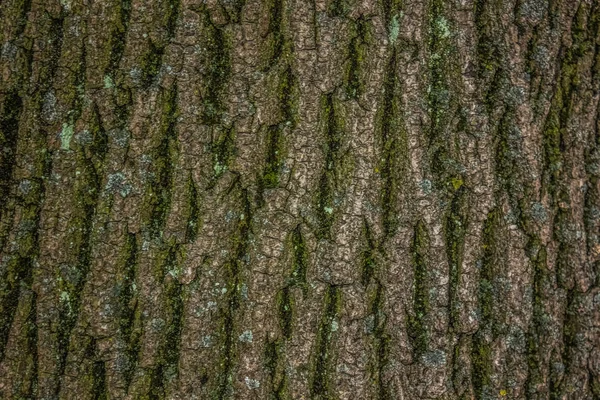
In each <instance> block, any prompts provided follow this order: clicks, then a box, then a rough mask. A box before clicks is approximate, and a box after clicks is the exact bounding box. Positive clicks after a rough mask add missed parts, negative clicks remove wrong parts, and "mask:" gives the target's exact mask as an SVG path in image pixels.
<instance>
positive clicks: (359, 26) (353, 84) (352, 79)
mask: <svg viewBox="0 0 600 400" xmlns="http://www.w3.org/2000/svg"><path fill="white" fill-rule="evenodd" d="M353 31H354V32H353V36H352V38H351V39H350V43H349V45H348V61H347V67H346V79H345V81H346V82H345V84H346V95H347V96H348V97H349V98H351V99H356V98H358V97H359V96H360V95H361V94H362V92H363V86H364V85H363V83H362V81H361V75H362V66H363V63H364V62H365V57H366V49H367V35H368V25H367V21H366V19H365V18H364V17H363V16H361V17H359V18H358V19H357V20H356V21H355V22H354V24H353Z"/></svg>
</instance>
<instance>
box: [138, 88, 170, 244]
mask: <svg viewBox="0 0 600 400" xmlns="http://www.w3.org/2000/svg"><path fill="white" fill-rule="evenodd" d="M177 116H178V112H177V86H175V85H173V86H172V87H171V89H170V90H169V91H167V92H166V93H165V92H163V100H162V118H161V123H160V129H159V133H158V138H157V139H155V140H156V141H158V143H157V144H155V145H154V147H153V149H152V150H151V158H152V173H151V175H150V179H149V180H148V184H147V186H146V195H145V200H144V201H145V204H144V210H145V220H144V221H145V223H144V224H145V228H146V230H147V232H148V234H149V235H150V237H151V238H157V237H159V236H161V232H162V229H163V226H164V224H165V222H166V218H167V214H168V211H169V208H170V205H171V192H172V190H171V186H172V180H173V162H174V161H173V158H174V156H175V154H176V149H177V144H176V141H177V133H176V131H175V126H176V123H177Z"/></svg>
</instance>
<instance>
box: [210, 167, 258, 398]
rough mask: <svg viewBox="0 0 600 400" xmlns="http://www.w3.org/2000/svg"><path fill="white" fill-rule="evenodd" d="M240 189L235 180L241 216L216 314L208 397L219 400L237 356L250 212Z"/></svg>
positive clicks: (228, 385) (224, 394) (244, 191)
mask: <svg viewBox="0 0 600 400" xmlns="http://www.w3.org/2000/svg"><path fill="white" fill-rule="evenodd" d="M240 185H241V182H240V181H239V178H238V180H237V182H236V183H234V187H239V191H240V201H241V206H242V207H241V208H242V213H241V214H240V216H239V217H238V221H237V229H236V232H235V235H234V237H233V244H234V246H233V254H234V256H233V257H232V258H231V260H229V261H228V262H227V264H226V265H225V279H226V285H227V286H226V288H227V292H226V293H227V299H226V301H225V304H224V306H222V307H221V308H220V310H219V314H220V316H221V321H222V325H221V354H220V363H219V366H218V369H219V375H218V377H217V382H216V384H217V387H216V389H215V391H214V392H213V393H212V397H213V398H215V399H219V400H222V399H225V398H227V397H228V396H229V394H230V392H231V390H232V387H231V378H232V374H233V369H234V366H235V358H236V355H237V349H236V339H237V336H236V325H237V324H236V314H237V311H238V309H239V308H240V306H241V292H240V291H241V288H242V268H243V266H244V264H245V263H246V255H247V253H248V246H249V240H250V234H251V222H252V209H251V205H250V200H249V195H248V190H247V189H244V188H241V187H240ZM234 187H232V190H234Z"/></svg>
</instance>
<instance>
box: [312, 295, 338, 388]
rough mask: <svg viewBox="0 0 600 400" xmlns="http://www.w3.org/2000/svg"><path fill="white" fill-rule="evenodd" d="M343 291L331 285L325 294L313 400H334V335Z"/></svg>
mask: <svg viewBox="0 0 600 400" xmlns="http://www.w3.org/2000/svg"><path fill="white" fill-rule="evenodd" d="M341 296H342V293H341V289H340V288H339V287H338V286H335V285H329V287H328V288H327V292H326V293H325V308H324V311H323V316H322V318H321V323H320V326H319V331H318V334H317V346H316V352H315V365H314V372H313V376H312V381H311V385H310V396H311V399H318V400H321V399H323V400H324V399H332V398H333V397H334V393H335V389H334V388H333V387H332V383H333V382H332V377H331V376H330V375H331V373H332V372H333V371H332V364H333V348H332V347H333V343H332V342H333V335H334V333H335V331H336V330H337V321H336V318H337V316H338V313H339V310H340V307H341Z"/></svg>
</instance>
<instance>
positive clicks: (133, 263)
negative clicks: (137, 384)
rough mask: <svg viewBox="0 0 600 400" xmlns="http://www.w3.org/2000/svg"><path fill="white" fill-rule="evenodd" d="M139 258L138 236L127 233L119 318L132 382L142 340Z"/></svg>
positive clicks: (126, 371)
mask: <svg viewBox="0 0 600 400" xmlns="http://www.w3.org/2000/svg"><path fill="white" fill-rule="evenodd" d="M138 258H139V249H138V242H137V236H136V234H135V233H130V232H128V233H127V238H126V242H125V248H124V250H123V259H122V261H121V264H120V266H119V269H118V271H117V283H116V284H117V286H116V287H117V293H118V294H117V296H118V306H117V318H118V321H119V334H120V336H121V337H122V338H123V340H124V342H125V357H126V359H127V363H126V367H125V369H124V373H123V375H124V377H125V383H126V385H127V386H129V385H130V384H131V381H132V379H133V372H134V371H135V367H136V365H137V358H138V352H139V349H140V340H141V329H140V327H141V321H140V320H139V318H140V314H139V309H138V307H139V306H138V301H137V297H136V294H135V289H134V287H135V281H136V271H137V265H138Z"/></svg>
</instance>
